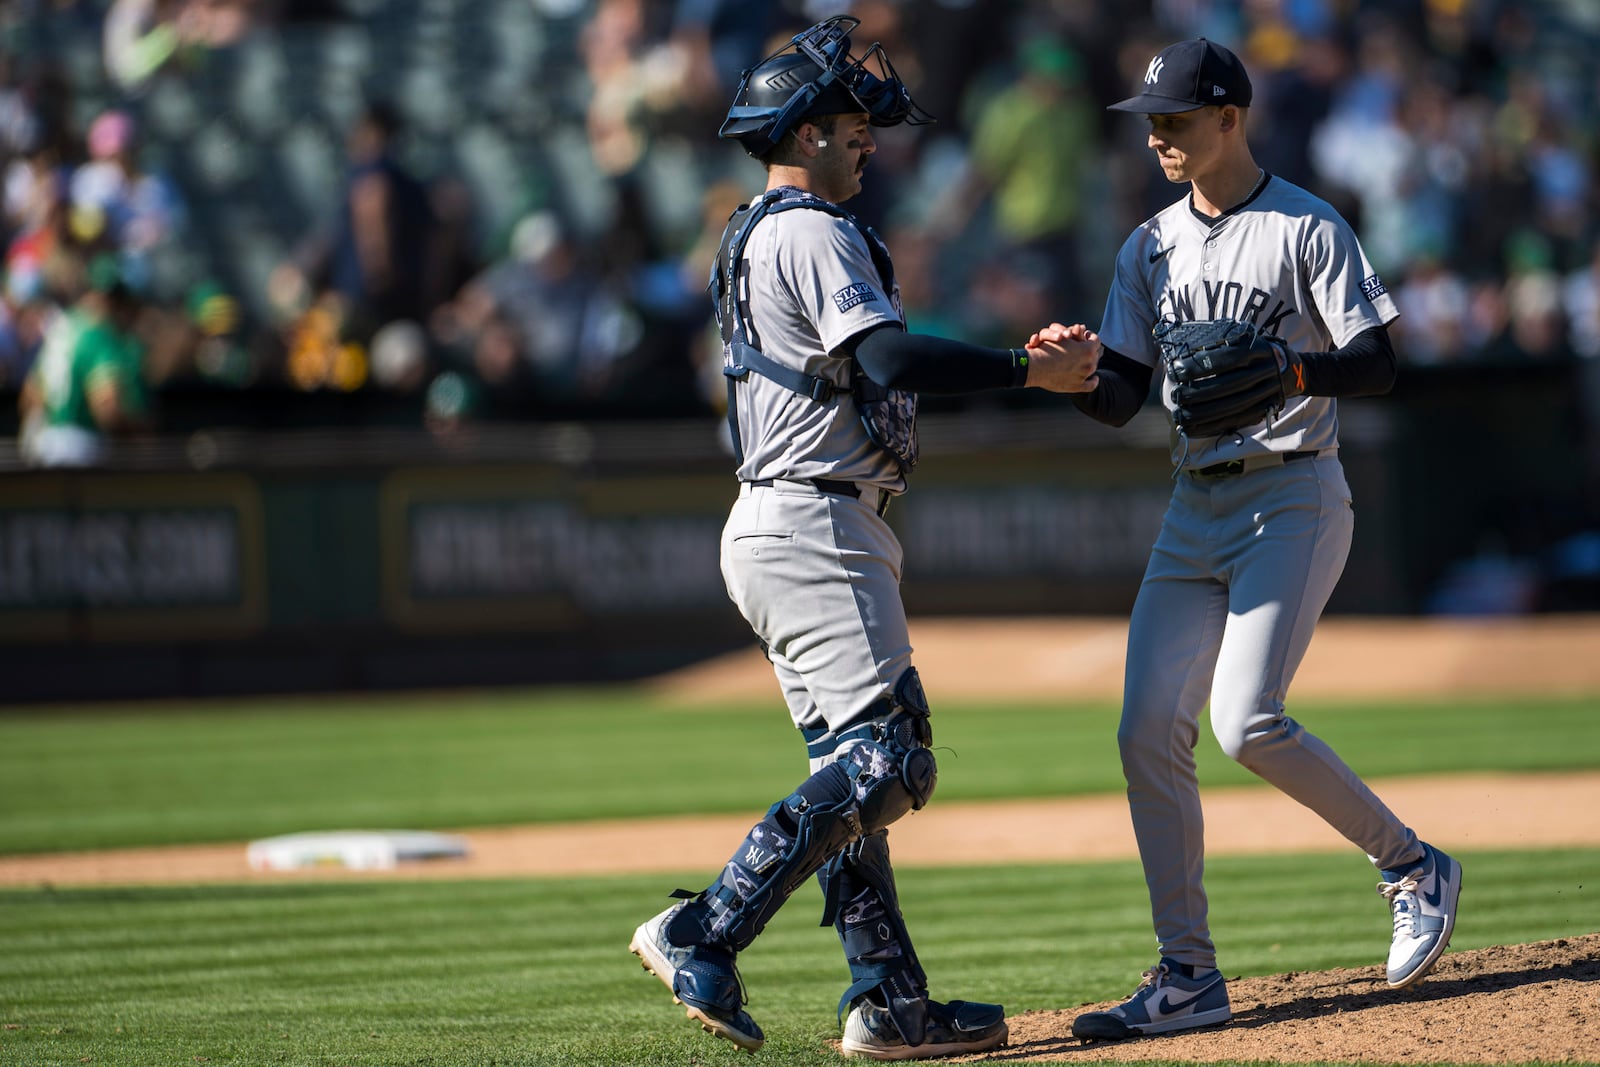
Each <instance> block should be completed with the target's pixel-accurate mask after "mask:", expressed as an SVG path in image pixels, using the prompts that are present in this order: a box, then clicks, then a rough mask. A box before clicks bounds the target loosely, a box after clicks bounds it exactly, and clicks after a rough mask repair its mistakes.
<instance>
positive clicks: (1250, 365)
mask: <svg viewBox="0 0 1600 1067" xmlns="http://www.w3.org/2000/svg"><path fill="white" fill-rule="evenodd" d="M1153 333H1154V336H1155V339H1156V344H1158V345H1159V346H1160V347H1161V356H1162V359H1163V360H1164V361H1165V362H1166V365H1167V374H1168V375H1169V376H1171V378H1172V383H1173V390H1172V400H1173V405H1174V410H1173V412H1172V421H1173V423H1174V424H1176V426H1177V427H1178V430H1179V432H1181V433H1183V434H1184V435H1185V436H1188V437H1217V436H1220V435H1222V434H1225V433H1232V432H1234V431H1236V430H1241V429H1243V428H1245V427H1247V426H1254V425H1256V424H1257V423H1259V422H1263V421H1265V420H1268V419H1270V418H1272V417H1273V416H1274V415H1276V414H1277V413H1278V412H1279V411H1281V410H1282V409H1283V405H1284V403H1285V402H1286V401H1287V400H1288V399H1289V398H1290V397H1294V396H1299V395H1301V394H1302V393H1303V392H1304V391H1305V389H1304V385H1303V381H1302V374H1301V367H1300V359H1299V357H1298V356H1296V355H1295V354H1294V352H1293V351H1291V350H1290V349H1289V348H1288V347H1287V346H1286V345H1284V344H1283V342H1281V341H1279V340H1278V339H1277V338H1275V337H1268V336H1267V335H1266V334H1263V333H1260V332H1259V331H1257V329H1256V328H1255V327H1254V326H1252V325H1250V324H1249V323H1248V322H1240V321H1239V320H1237V319H1210V320H1205V321H1196V322H1159V323H1157V324H1156V327H1155V329H1154V331H1153Z"/></svg>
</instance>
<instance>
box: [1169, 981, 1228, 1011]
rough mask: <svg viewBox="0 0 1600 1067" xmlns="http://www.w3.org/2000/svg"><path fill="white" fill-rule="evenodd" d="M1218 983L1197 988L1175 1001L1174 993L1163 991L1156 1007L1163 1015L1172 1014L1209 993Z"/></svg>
mask: <svg viewBox="0 0 1600 1067" xmlns="http://www.w3.org/2000/svg"><path fill="white" fill-rule="evenodd" d="M1216 985H1217V983H1215V982H1212V983H1211V984H1210V985H1208V986H1206V987H1205V988H1204V989H1197V990H1195V991H1194V992H1193V993H1190V994H1189V995H1187V996H1185V997H1182V998H1180V999H1178V1000H1176V1001H1174V1000H1173V999H1172V994H1171V993H1169V992H1163V993H1162V994H1161V999H1160V1001H1158V1002H1157V1004H1156V1008H1157V1010H1159V1011H1160V1012H1161V1014H1162V1015H1171V1014H1172V1013H1173V1012H1175V1011H1178V1010H1180V1009H1182V1008H1185V1007H1187V1006H1188V1005H1189V1004H1190V1003H1191V1002H1193V1001H1195V1000H1198V999H1199V998H1201V997H1203V996H1205V995H1206V994H1207V993H1209V992H1211V990H1212V989H1214V988H1216Z"/></svg>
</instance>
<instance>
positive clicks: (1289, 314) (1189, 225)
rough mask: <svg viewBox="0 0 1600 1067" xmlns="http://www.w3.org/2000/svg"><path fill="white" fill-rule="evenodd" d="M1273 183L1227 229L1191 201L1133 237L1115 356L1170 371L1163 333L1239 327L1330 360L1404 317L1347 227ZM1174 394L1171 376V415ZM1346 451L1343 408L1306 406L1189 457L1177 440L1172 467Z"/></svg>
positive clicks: (1167, 387)
mask: <svg viewBox="0 0 1600 1067" xmlns="http://www.w3.org/2000/svg"><path fill="white" fill-rule="evenodd" d="M1263 183H1264V184H1262V185H1260V186H1259V187H1258V188H1257V189H1256V191H1255V193H1254V195H1252V196H1251V197H1250V198H1249V199H1247V200H1246V201H1245V202H1244V203H1243V204H1241V205H1239V207H1237V208H1235V209H1234V210H1232V211H1229V212H1227V213H1225V214H1224V215H1222V216H1221V217H1220V218H1217V219H1213V220H1202V219H1201V218H1200V217H1199V216H1197V215H1196V214H1195V213H1194V211H1193V210H1191V208H1190V206H1189V198H1188V197H1184V198H1183V199H1182V200H1180V201H1178V202H1177V203H1176V204H1173V205H1172V206H1171V207H1169V208H1167V209H1166V210H1164V211H1162V212H1161V213H1160V214H1158V215H1156V216H1155V217H1154V218H1153V219H1151V220H1150V221H1148V222H1146V223H1145V224H1144V225H1142V226H1140V227H1139V228H1138V229H1136V230H1135V231H1134V232H1133V234H1132V236H1130V237H1129V238H1128V240H1127V241H1126V242H1124V244H1123V246H1122V251H1121V252H1120V253H1119V254H1118V255H1117V270H1116V278H1115V280H1114V281H1113V283H1112V286H1111V294H1110V296H1109V297H1108V298H1107V300H1106V310H1105V316H1104V318H1103V319H1102V321H1101V323H1100V331H1099V332H1100V341H1101V343H1102V344H1103V345H1104V346H1105V347H1106V348H1108V349H1111V350H1112V351H1114V352H1120V353H1122V354H1123V355H1125V356H1127V357H1128V358H1130V359H1133V360H1137V361H1138V362H1140V363H1143V364H1145V365H1146V366H1151V367H1156V368H1157V369H1158V370H1160V369H1161V367H1160V355H1159V352H1158V350H1157V348H1156V344H1155V341H1154V340H1153V338H1152V337H1151V335H1150V330H1151V327H1153V326H1154V325H1155V324H1156V322H1158V321H1160V320H1163V319H1175V320H1178V321H1183V322H1187V321H1190V320H1194V319H1221V318H1236V319H1241V320H1244V321H1246V322H1250V323H1253V324H1254V325H1255V326H1256V327H1257V328H1258V329H1260V330H1261V331H1262V332H1264V333H1267V334H1270V335H1272V336H1275V337H1278V338H1281V339H1282V340H1283V341H1284V342H1285V343H1287V344H1288V346H1289V347H1290V348H1292V349H1294V350H1296V351H1298V352H1326V351H1328V350H1329V349H1332V348H1337V347H1340V346H1342V345H1344V344H1346V343H1347V342H1349V341H1350V340H1351V339H1352V338H1354V337H1355V336H1356V335H1357V334H1359V333H1361V332H1363V331H1365V330H1368V329H1371V328H1372V327H1374V326H1383V325H1387V324H1388V323H1389V322H1391V321H1393V320H1394V319H1395V318H1397V317H1398V316H1399V314H1400V313H1399V311H1398V310H1397V309H1396V307H1395V304H1394V300H1393V299H1392V298H1391V297H1390V296H1389V293H1388V290H1387V289H1385V288H1384V285H1383V282H1382V281H1381V280H1379V278H1378V275H1377V272H1376V271H1374V270H1373V269H1372V264H1370V263H1369V262H1368V261H1367V257H1366V254H1365V253H1363V252H1362V250H1361V246H1360V244H1359V243H1358V242H1357V240H1356V236H1355V234H1354V233H1353V232H1352V231H1351V229H1350V226H1349V224H1348V223H1346V222H1345V221H1344V220H1343V219H1342V218H1340V217H1339V215H1338V213H1337V212H1335V211H1334V210H1333V208H1332V207H1331V206H1329V205H1328V204H1327V203H1326V202H1324V201H1322V200H1320V199H1318V198H1317V197H1315V196H1312V195H1311V194H1310V193H1308V192H1306V191H1305V190H1303V189H1301V188H1299V187H1297V186H1295V185H1292V184H1291V183H1289V182H1286V181H1284V180H1282V179H1281V178H1273V177H1270V176H1267V177H1264V178H1263ZM1172 385H1173V383H1172V380H1171V378H1169V377H1165V376H1163V379H1162V386H1161V398H1162V402H1163V403H1164V404H1165V405H1166V407H1167V410H1169V411H1170V410H1172V408H1173V403H1172ZM1338 443H1339V417H1338V408H1337V403H1336V402H1335V401H1334V400H1333V398H1331V397H1321V396H1301V397H1296V398H1295V399H1293V400H1291V401H1290V402H1289V404H1288V406H1287V407H1285V408H1284V410H1283V411H1282V412H1280V413H1279V415H1278V417H1277V418H1275V419H1273V420H1272V422H1271V423H1270V424H1269V423H1265V422H1264V423H1261V424H1260V425H1258V426H1256V427H1254V428H1252V429H1249V430H1247V431H1246V432H1244V433H1241V434H1234V435H1228V436H1226V437H1217V438H1208V439H1201V440H1196V441H1191V442H1189V443H1188V444H1189V448H1188V450H1187V454H1185V450H1184V448H1183V442H1181V441H1175V442H1174V446H1173V457H1172V458H1173V463H1174V464H1175V465H1179V466H1182V467H1184V468H1198V467H1206V466H1210V465H1211V464H1214V463H1219V462H1223V461H1226V460H1231V459H1242V458H1243V457H1245V456H1250V455H1259V454H1262V453H1265V452H1269V451H1271V452H1296V451H1302V450H1308V449H1318V450H1322V449H1332V448H1337V447H1338Z"/></svg>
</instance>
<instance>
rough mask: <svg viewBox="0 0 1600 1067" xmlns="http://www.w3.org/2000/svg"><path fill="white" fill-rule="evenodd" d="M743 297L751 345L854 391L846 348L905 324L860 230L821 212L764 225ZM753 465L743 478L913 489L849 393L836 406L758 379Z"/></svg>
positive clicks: (750, 429)
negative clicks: (864, 335) (870, 332)
mask: <svg viewBox="0 0 1600 1067" xmlns="http://www.w3.org/2000/svg"><path fill="white" fill-rule="evenodd" d="M744 255H745V262H746V263H747V264H748V268H749V269H748V270H747V271H745V272H742V273H741V280H740V285H741V287H742V288H743V289H744V290H745V291H744V292H742V293H741V294H740V297H741V303H742V306H743V307H744V308H745V309H746V312H747V316H748V321H749V324H750V327H751V330H752V335H751V338H750V343H751V344H753V345H754V346H755V347H756V348H758V349H760V350H761V351H762V352H763V353H765V354H766V355H767V356H768V357H769V358H770V359H774V360H777V361H778V362H779V363H782V364H784V365H786V366H789V367H793V368H796V369H798V370H801V371H803V372H804V373H806V374H810V375H815V376H817V377H822V378H827V379H829V380H831V381H833V382H834V383H835V384H837V385H840V386H848V385H849V384H850V360H849V359H845V358H840V357H839V356H836V355H834V352H835V351H836V350H837V349H838V348H839V346H840V345H842V344H844V342H846V341H847V340H849V339H850V338H851V337H854V336H855V335H857V334H859V333H861V332H862V331H864V330H867V329H870V328H872V327H874V326H878V325H881V324H883V323H889V322H893V323H900V324H902V325H904V322H905V318H904V315H903V313H902V312H901V309H900V291H899V287H898V286H896V287H895V288H894V289H893V291H890V292H885V291H884V286H883V282H882V280H881V279H880V278H879V276H878V269H877V267H876V266H874V265H873V262H872V255H871V253H870V252H869V251H868V249H867V245H866V241H865V240H864V239H863V238H862V236H861V233H860V231H858V230H857V229H856V227H855V226H853V225H851V223H850V222H849V221H847V220H845V219H841V218H836V217H834V216H832V215H829V214H825V213H823V212H821V211H805V210H802V211H785V212H782V213H774V214H771V215H768V216H767V217H766V218H764V219H762V220H761V222H760V223H758V224H757V225H756V227H755V229H754V230H753V231H752V232H751V234H750V239H749V243H748V244H747V245H746V246H745V254H744ZM737 407H738V417H739V431H740V439H741V440H742V441H743V443H744V463H743V464H742V465H741V466H740V467H739V471H738V474H739V478H740V479H741V480H743V481H756V480H759V479H763V478H795V479H802V478H831V479H837V480H840V481H850V482H856V483H862V484H867V485H874V486H877V487H879V488H880V489H883V490H886V491H888V492H890V493H900V492H903V491H904V490H905V487H906V483H905V479H904V478H903V477H902V475H901V472H900V469H899V466H898V464H897V463H896V462H895V460H894V458H893V457H892V456H890V455H888V454H887V453H886V452H884V450H883V449H881V448H879V447H878V446H877V445H875V444H873V442H872V440H871V438H869V437H868V436H867V433H866V430H865V429H864V428H863V427H862V425H861V419H860V417H859V413H858V411H857V409H856V407H855V404H854V403H853V402H852V401H851V399H850V396H849V394H848V393H844V394H840V396H839V397H838V398H837V399H836V400H835V401H834V402H831V403H817V402H816V401H814V400H811V399H810V398H808V397H804V396H801V395H800V394H798V393H796V392H794V391H792V390H790V389H788V388H785V387H784V386H782V385H780V384H778V383H777V382H774V381H772V380H771V379H769V378H764V377H762V376H760V375H754V374H753V375H751V376H750V377H749V379H748V380H747V382H746V383H745V384H744V385H743V386H742V387H741V388H740V390H739V397H738V405H737Z"/></svg>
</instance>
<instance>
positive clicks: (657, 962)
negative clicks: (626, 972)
mask: <svg viewBox="0 0 1600 1067" xmlns="http://www.w3.org/2000/svg"><path fill="white" fill-rule="evenodd" d="M685 906H686V905H685V904H674V905H673V906H672V907H670V908H668V909H667V910H666V911H664V912H662V913H661V914H660V915H657V916H656V917H655V918H653V919H650V920H649V921H647V922H645V923H643V924H642V925H640V927H639V928H638V929H637V930H635V931H634V932H633V940H632V941H630V942H628V951H629V952H631V953H633V954H634V955H635V956H638V957H639V962H640V963H642V964H644V969H645V970H647V971H649V972H650V973H651V974H653V975H655V976H656V977H657V978H659V979H661V982H662V984H663V985H665V986H666V987H667V988H668V989H670V990H672V1001H673V1003H674V1004H682V1005H683V1006H684V1008H685V1009H686V1011H687V1014H688V1016H689V1018H691V1019H693V1020H695V1021H696V1022H698V1023H699V1024H700V1028H701V1029H702V1030H704V1031H706V1032H707V1033H709V1034H714V1035H715V1036H717V1037H720V1038H723V1039H724V1040H727V1041H732V1042H733V1043H734V1044H735V1045H738V1046H739V1047H740V1048H742V1049H744V1050H745V1051H746V1052H754V1051H755V1050H756V1049H758V1048H760V1047H761V1046H762V1045H763V1044H765V1043H766V1040H767V1038H766V1035H765V1034H763V1033H762V1032H761V1027H759V1026H757V1025H756V1021H755V1020H754V1019H752V1018H750V1016H749V1014H748V1013H747V1012H746V1011H745V1010H744V983H743V981H742V980H741V979H740V978H739V971H738V969H737V968H736V967H735V966H734V963H733V953H731V952H726V951H723V950H722V949H716V948H710V947H707V946H705V945H676V944H673V943H672V941H671V939H670V938H669V937H668V936H667V934H668V926H669V925H670V924H671V922H672V919H673V915H674V913H676V912H678V911H680V910H682V909H683V908H684V907H685Z"/></svg>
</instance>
